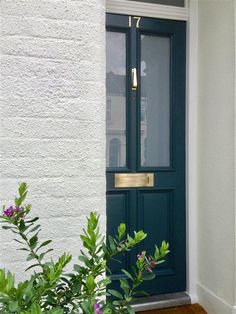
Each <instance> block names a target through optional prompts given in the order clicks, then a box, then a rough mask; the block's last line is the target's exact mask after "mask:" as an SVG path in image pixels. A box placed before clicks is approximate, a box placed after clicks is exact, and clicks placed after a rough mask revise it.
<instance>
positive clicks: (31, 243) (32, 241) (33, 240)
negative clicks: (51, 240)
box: [29, 234, 38, 247]
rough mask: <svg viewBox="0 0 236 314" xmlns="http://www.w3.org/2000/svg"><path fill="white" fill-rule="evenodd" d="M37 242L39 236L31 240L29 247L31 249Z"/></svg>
mask: <svg viewBox="0 0 236 314" xmlns="http://www.w3.org/2000/svg"><path fill="white" fill-rule="evenodd" d="M37 241H38V235H37V234H35V235H34V236H33V237H32V238H31V239H30V240H29V245H30V247H32V246H33V245H34V244H35V243H36V242H37Z"/></svg>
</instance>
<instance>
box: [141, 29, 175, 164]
mask: <svg viewBox="0 0 236 314" xmlns="http://www.w3.org/2000/svg"><path fill="white" fill-rule="evenodd" d="M140 68H141V113H140V115H141V118H140V132H141V166H146V167H166V166H169V165H170V39H169V38H168V37H158V36H150V35H142V36H141V67H140Z"/></svg>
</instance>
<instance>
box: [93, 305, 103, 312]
mask: <svg viewBox="0 0 236 314" xmlns="http://www.w3.org/2000/svg"><path fill="white" fill-rule="evenodd" d="M94 311H95V313H96V314H103V313H102V311H101V309H100V305H99V304H98V303H95V304H94Z"/></svg>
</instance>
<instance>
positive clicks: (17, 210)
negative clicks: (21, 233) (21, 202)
mask: <svg viewBox="0 0 236 314" xmlns="http://www.w3.org/2000/svg"><path fill="white" fill-rule="evenodd" d="M23 210H24V208H23V207H13V206H10V207H8V208H7V209H4V210H3V216H6V217H12V216H13V215H14V214H15V213H20V212H21V211H23Z"/></svg>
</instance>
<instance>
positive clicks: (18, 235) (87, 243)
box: [0, 183, 169, 314]
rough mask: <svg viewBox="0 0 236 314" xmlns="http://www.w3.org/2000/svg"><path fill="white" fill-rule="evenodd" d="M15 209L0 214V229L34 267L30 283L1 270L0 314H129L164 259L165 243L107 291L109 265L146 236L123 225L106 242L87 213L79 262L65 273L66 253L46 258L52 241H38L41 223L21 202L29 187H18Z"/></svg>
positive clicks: (92, 215)
mask: <svg viewBox="0 0 236 314" xmlns="http://www.w3.org/2000/svg"><path fill="white" fill-rule="evenodd" d="M18 194H19V195H18V197H16V198H15V205H14V206H13V205H12V206H10V207H8V208H6V207H5V206H4V207H3V212H2V215H1V216H0V219H1V223H2V224H3V225H2V228H3V229H6V230H10V231H11V232H13V233H14V235H15V239H14V240H15V241H17V242H18V244H19V245H20V248H19V249H20V250H23V251H25V252H26V254H27V257H26V259H27V261H29V263H30V265H29V267H28V268H27V269H26V271H27V270H29V269H33V270H34V272H33V274H32V275H31V276H30V277H29V279H28V280H25V281H23V282H20V283H16V282H15V279H14V275H13V274H12V273H11V272H10V271H6V270H4V269H0V312H1V313H2V314H10V313H12V314H41V313H45V314H67V313H68V314H78V313H83V314H117V313H121V314H125V313H130V314H133V313H134V310H133V308H132V307H131V305H130V302H131V301H133V300H134V298H135V296H137V295H141V294H143V292H142V291H138V288H139V286H140V285H141V284H142V283H143V281H145V280H151V279H153V278H154V277H155V275H154V273H153V272H152V271H153V269H154V268H155V267H156V266H157V265H158V264H159V263H162V262H163V261H164V258H165V257H166V255H167V254H168V252H169V245H168V243H166V242H165V241H163V242H162V244H161V247H160V248H158V247H157V246H156V247H155V250H154V254H153V255H150V256H147V254H146V252H145V251H143V252H141V253H140V254H139V255H138V256H137V260H136V264H135V265H134V267H133V269H132V271H131V272H128V271H127V270H125V269H122V272H123V274H124V276H123V278H121V279H120V290H119V291H117V290H113V289H109V284H110V283H111V279H110V275H111V272H110V270H109V268H108V262H109V261H110V260H112V259H114V258H117V256H118V255H119V254H124V253H125V252H127V251H130V250H132V248H133V247H134V246H136V245H137V244H138V243H140V242H141V241H143V240H144V239H145V238H146V236H147V234H146V233H144V232H143V231H142V230H140V231H137V232H134V234H133V235H132V236H131V235H129V234H127V232H126V225H125V224H124V223H122V224H120V225H119V226H118V229H117V234H116V236H115V237H112V236H108V238H107V240H106V239H105V237H104V236H103V235H102V233H101V232H100V228H99V215H98V214H97V213H95V212H91V213H90V215H89V217H88V218H87V227H86V229H84V230H83V234H81V235H80V238H81V240H82V244H83V249H82V250H81V254H80V255H79V256H78V264H75V265H74V267H73V270H72V271H71V272H70V273H68V272H66V271H65V267H66V266H67V265H68V263H69V262H70V261H71V259H72V256H71V255H69V254H66V253H64V254H63V255H61V256H60V257H59V258H58V259H57V260H56V261H54V260H53V259H49V260H46V257H47V254H48V253H49V252H51V251H52V250H53V249H52V248H51V247H50V245H51V242H52V241H51V240H46V241H40V240H39V234H40V231H41V225H40V224H39V223H38V220H39V218H38V217H30V211H31V206H30V205H29V204H24V201H25V199H26V196H27V185H26V183H21V184H20V185H19V189H18Z"/></svg>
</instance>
